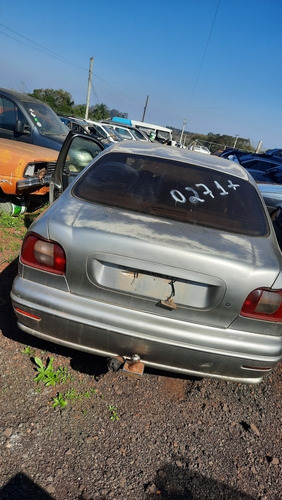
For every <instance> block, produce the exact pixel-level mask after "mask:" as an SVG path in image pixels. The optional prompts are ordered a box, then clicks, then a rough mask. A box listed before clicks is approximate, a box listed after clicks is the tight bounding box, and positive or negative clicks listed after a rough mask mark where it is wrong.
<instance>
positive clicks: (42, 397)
mask: <svg viewBox="0 0 282 500" xmlns="http://www.w3.org/2000/svg"><path fill="white" fill-rule="evenodd" d="M15 273H16V262H14V263H13V264H11V265H9V266H8V267H6V269H4V270H3V271H2V274H1V275H0V276H1V285H0V286H1V289H0V320H1V323H0V328H1V332H0V359H1V372H0V375H1V378H0V384H1V385H0V389H1V392H0V395H1V399H0V415H1V427H0V446H1V455H0V499H1V500H2V499H7V500H13V499H17V500H19V499H20V500H21V499H28V500H31V499H32V500H36V499H40V500H42V499H43V500H44V499H49V500H50V499H56V500H67V499H71V500H76V499H77V500H92V499H93V500H94V499H95V500H96V499H97V500H108V499H112V500H115V499H116V500H119V499H123V500H126V499H130V500H132V499H133V500H139V499H140V500H143V499H152V500H155V499H165V500H174V499H176V500H177V499H181V500H182V499H183V500H184V499H185V500H190V499H191V500H192V499H193V500H205V499H206V500H213V499H214V500H220V499H224V500H233V499H234V500H235V499H236V500H238V499H242V500H251V499H252V500H259V499H260V500H276V499H277V500H278V499H280V498H281V495H280V494H281V475H280V469H281V434H280V428H281V427H280V424H281V422H280V421H281V403H280V388H281V365H280V366H278V367H276V369H275V370H274V371H273V372H272V373H271V374H269V375H268V376H266V377H265V379H264V381H263V382H262V383H261V384H259V385H253V386H252V385H244V384H239V383H231V382H225V381H217V380H211V379H202V380H197V379H189V378H187V377H182V376H180V375H172V374H171V373H163V372H157V371H153V370H150V371H149V370H146V369H145V373H144V375H143V376H142V377H141V378H135V377H132V376H130V375H128V374H127V373H125V372H123V371H121V370H120V371H118V372H109V371H107V368H106V362H105V360H104V359H102V358H98V357H94V356H89V355H86V354H83V353H79V352H77V351H71V350H69V349H65V348H62V347H59V346H56V345H53V344H47V343H46V342H42V341H40V340H39V339H36V338H34V337H30V336H28V335H25V334H24V333H23V332H20V331H19V330H18V328H17V326H16V322H15V317H14V315H13V312H12V308H11V304H10V300H9V290H10V289H11V284H12V280H13V277H14V276H15ZM35 356H37V357H39V358H40V359H41V360H42V361H43V363H44V365H45V364H46V363H47V362H48V359H50V358H51V357H53V358H54V361H53V364H54V371H57V370H58V369H59V368H60V367H61V368H64V369H65V372H64V373H65V375H67V376H66V377H65V378H66V380H65V381H64V383H63V381H62V380H61V381H60V382H59V383H57V384H56V385H55V386H52V385H51V386H46V385H45V384H44V383H43V382H39V383H37V382H36V381H34V377H35V376H36V374H37V373H38V372H37V370H36V364H35V362H34V357H35ZM60 393H61V395H62V398H63V399H64V400H65V401H66V402H67V405H66V406H65V407H64V408H62V407H60V406H57V407H55V408H54V407H53V404H54V401H56V399H55V398H58V395H59V394H60ZM66 394H68V395H69V398H68V397H67V396H66Z"/></svg>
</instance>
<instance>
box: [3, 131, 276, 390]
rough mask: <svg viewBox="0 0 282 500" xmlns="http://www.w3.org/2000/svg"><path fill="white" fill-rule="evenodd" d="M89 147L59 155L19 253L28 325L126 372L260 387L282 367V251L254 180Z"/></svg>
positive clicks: (226, 167)
mask: <svg viewBox="0 0 282 500" xmlns="http://www.w3.org/2000/svg"><path fill="white" fill-rule="evenodd" d="M101 149H102V148H101ZM77 151H81V154H74V152H76V153H77ZM93 151H94V153H93ZM93 151H91V139H89V138H86V137H81V136H73V137H71V138H70V139H69V143H68V145H67V147H66V146H65V147H63V149H62V151H61V153H60V157H59V160H58V168H57V171H56V172H55V176H54V180H53V185H52V183H51V188H52V189H51V191H52V193H53V197H54V199H55V198H57V200H56V201H55V203H53V204H52V205H51V206H50V207H49V209H48V210H47V211H46V212H45V213H44V214H43V215H42V216H41V217H40V218H39V219H37V220H36V221H35V222H34V223H33V224H32V226H31V227H30V228H29V230H28V232H27V235H26V237H25V239H24V242H23V245H22V249H21V255H20V262H19V272H18V276H17V277H16V279H15V281H14V284H13V288H12V292H11V297H12V302H13V306H14V310H15V313H16V316H17V319H18V325H19V327H20V328H21V329H22V330H23V331H25V332H27V333H29V334H32V335H35V336H37V337H40V338H42V339H45V340H48V341H53V342H56V343H58V344H62V345H64V346H68V347H72V348H76V349H80V350H82V351H86V352H89V353H93V354H98V355H101V356H105V357H107V358H112V359H117V360H119V362H121V363H124V365H125V366H126V367H127V368H129V369H133V367H134V365H135V364H140V363H141V364H142V365H143V366H145V367H146V366H150V367H154V368H157V369H163V370H170V371H175V372H180V373H184V374H187V375H194V376H200V377H205V376H208V377H215V378H220V379H226V380H231V381H243V382H248V383H257V382H260V381H261V379H262V377H263V375H264V374H266V373H268V372H269V371H270V370H271V369H272V368H273V367H274V366H275V365H276V364H277V363H278V362H279V360H280V359H281V353H282V346H281V333H282V273H281V263H282V259H281V257H282V255H281V251H280V249H279V247H278V244H277V241H276V238H275V234H274V230H273V227H272V224H271V220H270V218H269V215H268V213H267V209H266V206H265V204H264V203H263V201H262V197H261V194H260V192H259V190H258V188H257V186H256V183H255V181H254V180H253V179H252V177H251V176H250V175H249V174H248V172H247V171H246V170H245V169H244V168H242V167H241V166H240V165H237V164H235V163H233V162H230V161H228V160H225V159H222V158H219V157H216V156H210V155H205V154H199V153H195V152H192V151H188V150H183V149H177V148H170V147H168V146H159V145H155V144H146V143H144V144H143V143H141V142H137V141H136V142H134V143H133V141H132V142H126V141H123V142H120V143H117V144H115V145H113V146H111V147H109V148H107V149H106V150H104V151H101V150H99V148H98V146H97V144H95V143H94V145H93ZM100 151H101V152H100ZM83 156H86V158H87V162H86V163H88V162H89V160H90V163H89V164H88V165H87V166H85V162H84V164H83V167H84V168H83V169H82V170H81V169H79V168H78V169H77V172H78V171H79V170H81V172H80V173H78V174H77V176H76V177H73V172H74V169H73V164H72V163H73V162H72V158H74V157H76V158H80V159H81V161H82V158H83ZM91 158H93V159H92V160H91ZM70 165H71V168H70V170H69V167H70Z"/></svg>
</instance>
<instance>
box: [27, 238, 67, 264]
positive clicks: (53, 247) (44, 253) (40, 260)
mask: <svg viewBox="0 0 282 500" xmlns="http://www.w3.org/2000/svg"><path fill="white" fill-rule="evenodd" d="M20 260H21V262H22V263H23V264H26V265H27V266H31V267H35V268H37V269H42V270H43V271H48V272H49V273H54V274H64V273H65V270H66V256H65V252H64V250H63V248H62V247H61V245H59V244H58V243H55V242H54V241H50V240H45V239H44V238H41V237H39V236H38V235H36V234H34V233H28V234H27V235H26V237H25V239H24V241H23V244H22V249H21V256H20Z"/></svg>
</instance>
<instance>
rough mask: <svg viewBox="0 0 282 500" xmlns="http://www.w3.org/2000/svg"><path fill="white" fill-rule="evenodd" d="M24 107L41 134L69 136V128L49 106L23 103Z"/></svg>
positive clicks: (29, 102) (38, 103) (28, 102)
mask: <svg viewBox="0 0 282 500" xmlns="http://www.w3.org/2000/svg"><path fill="white" fill-rule="evenodd" d="M23 105H24V107H25V109H26V110H27V111H28V113H29V115H30V117H31V119H32V120H33V122H34V123H35V125H36V127H37V128H38V131H39V132H40V134H42V135H65V136H66V135H67V134H68V132H69V129H68V127H67V126H66V125H65V124H64V123H63V122H62V121H61V120H60V118H59V117H58V115H56V113H55V112H54V111H53V110H52V109H51V108H49V106H46V105H45V104H44V103H40V102H31V101H26V102H23Z"/></svg>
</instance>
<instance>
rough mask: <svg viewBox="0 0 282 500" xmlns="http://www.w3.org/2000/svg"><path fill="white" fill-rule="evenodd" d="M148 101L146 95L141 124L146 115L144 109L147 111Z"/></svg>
mask: <svg viewBox="0 0 282 500" xmlns="http://www.w3.org/2000/svg"><path fill="white" fill-rule="evenodd" d="M148 100H149V96H148V95H147V99H146V102H145V106H144V111H143V116H142V120H141V122H143V121H144V118H145V114H146V109H147V104H148Z"/></svg>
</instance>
